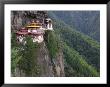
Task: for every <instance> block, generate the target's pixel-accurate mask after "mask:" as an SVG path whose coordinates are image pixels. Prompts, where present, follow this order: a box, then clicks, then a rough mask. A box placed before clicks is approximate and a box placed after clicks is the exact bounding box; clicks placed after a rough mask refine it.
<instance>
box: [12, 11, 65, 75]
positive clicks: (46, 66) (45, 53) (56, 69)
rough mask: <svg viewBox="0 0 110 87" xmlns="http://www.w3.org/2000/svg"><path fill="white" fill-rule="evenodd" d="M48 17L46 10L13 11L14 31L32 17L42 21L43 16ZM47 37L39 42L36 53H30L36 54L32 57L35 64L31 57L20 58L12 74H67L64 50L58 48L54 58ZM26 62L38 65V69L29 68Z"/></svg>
mask: <svg viewBox="0 0 110 87" xmlns="http://www.w3.org/2000/svg"><path fill="white" fill-rule="evenodd" d="M46 17H48V15H47V13H46V12H44V11H12V12H11V25H12V26H11V29H12V33H13V32H14V30H19V29H20V28H21V27H23V26H24V25H25V24H26V23H28V22H29V21H31V20H32V19H40V21H43V18H46ZM15 37H16V36H15ZM46 39H48V37H46V35H45V40H44V41H43V42H42V43H40V44H37V48H35V50H34V51H33V52H34V53H31V52H30V55H32V56H33V55H35V56H34V58H33V59H32V60H34V64H33V62H29V61H32V60H31V59H30V58H31V57H30V58H24V60H23V58H22V59H21V60H20V59H19V61H18V62H16V67H15V68H14V71H13V72H12V76H16V77H17V76H21V77H22V76H27V77H28V76H40V77H55V76H59V77H62V76H65V73H64V59H63V52H62V50H61V49H58V50H57V52H56V53H55V57H54V58H52V56H51V55H50V53H51V50H49V48H48V46H47V44H46ZM14 40H15V41H16V38H12V42H14ZM48 44H51V43H48ZM14 47H15V46H13V45H12V49H13V48H14ZM23 47H25V46H23ZM30 49H32V48H30ZM51 49H54V48H51ZM24 51H25V50H24ZM24 51H22V52H24ZM29 51H32V50H29ZM24 53H25V52H24ZM18 54H19V55H20V56H22V55H21V54H22V53H19V52H18ZM23 55H24V54H23ZM26 55H27V54H26ZM30 55H29V56H30ZM29 56H28V57H29ZM15 59H16V60H17V59H18V58H17V57H16V56H15ZM28 59H29V60H28ZM27 62H29V63H27ZM12 63H13V62H12ZM14 63H15V62H14ZM22 64H24V65H22ZM26 64H27V65H29V67H30V66H31V64H32V65H33V66H37V70H36V68H31V69H29V67H28V66H27V67H26ZM21 65H22V66H21ZM12 66H13V64H12ZM25 69H26V70H25ZM28 69H29V70H28ZM35 70H36V71H37V74H36V73H34V71H35ZM28 71H30V72H29V73H28V74H26V72H28Z"/></svg>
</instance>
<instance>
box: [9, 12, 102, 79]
mask: <svg viewBox="0 0 110 87" xmlns="http://www.w3.org/2000/svg"><path fill="white" fill-rule="evenodd" d="M30 14H32V13H31V12H30ZM47 14H48V15H49V17H50V18H51V19H52V23H53V29H54V31H46V32H45V34H44V41H43V43H41V44H38V43H33V42H32V41H31V38H30V37H26V41H27V44H26V45H23V44H17V42H16V35H15V33H13V31H12V38H11V41H12V42H11V49H12V50H11V72H12V76H28V77H29V76H60V77H62V76H65V77H97V76H100V43H99V42H100V25H99V24H100V20H99V19H100V15H99V12H98V11H83V12H80V11H48V12H47ZM33 15H34V14H33ZM29 17H30V18H28V17H27V18H25V21H26V20H28V19H31V16H29ZM23 24H24V22H23V23H22V25H23ZM93 25H94V26H93ZM13 29H14V30H16V29H15V27H14V28H12V30H13ZM45 57H46V58H47V59H45ZM41 58H42V59H41ZM41 61H43V62H41ZM59 67H60V69H59ZM59 71H60V74H59ZM16 74H17V75H16ZM18 74H19V75H18Z"/></svg>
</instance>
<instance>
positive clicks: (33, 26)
mask: <svg viewBox="0 0 110 87" xmlns="http://www.w3.org/2000/svg"><path fill="white" fill-rule="evenodd" d="M41 26H42V25H41V24H40V23H30V24H29V25H27V26H26V27H27V28H40V27H41Z"/></svg>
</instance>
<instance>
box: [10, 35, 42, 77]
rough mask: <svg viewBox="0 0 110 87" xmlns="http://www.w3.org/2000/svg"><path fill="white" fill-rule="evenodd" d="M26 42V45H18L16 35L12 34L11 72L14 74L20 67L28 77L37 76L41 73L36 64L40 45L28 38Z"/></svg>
mask: <svg viewBox="0 0 110 87" xmlns="http://www.w3.org/2000/svg"><path fill="white" fill-rule="evenodd" d="M26 41H27V43H26V44H25V45H23V44H18V43H16V35H15V34H14V33H12V38H11V43H12V45H11V48H12V50H11V71H12V74H13V73H14V71H15V69H16V68H17V67H18V68H19V69H20V70H23V71H24V72H25V74H26V76H37V75H38V74H39V72H40V67H39V66H38V65H37V64H36V62H35V58H36V56H37V55H36V50H37V47H38V44H37V43H33V42H32V39H31V37H26Z"/></svg>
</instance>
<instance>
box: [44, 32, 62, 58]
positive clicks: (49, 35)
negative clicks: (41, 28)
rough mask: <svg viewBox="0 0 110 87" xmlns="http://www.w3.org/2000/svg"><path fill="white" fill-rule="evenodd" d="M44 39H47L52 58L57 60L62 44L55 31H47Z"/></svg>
mask: <svg viewBox="0 0 110 87" xmlns="http://www.w3.org/2000/svg"><path fill="white" fill-rule="evenodd" d="M44 38H45V41H46V45H47V47H48V50H49V54H50V56H51V57H52V58H55V57H56V54H57V53H58V51H59V49H60V42H59V39H58V36H57V35H56V34H55V32H54V31H46V32H45V37H44Z"/></svg>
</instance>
